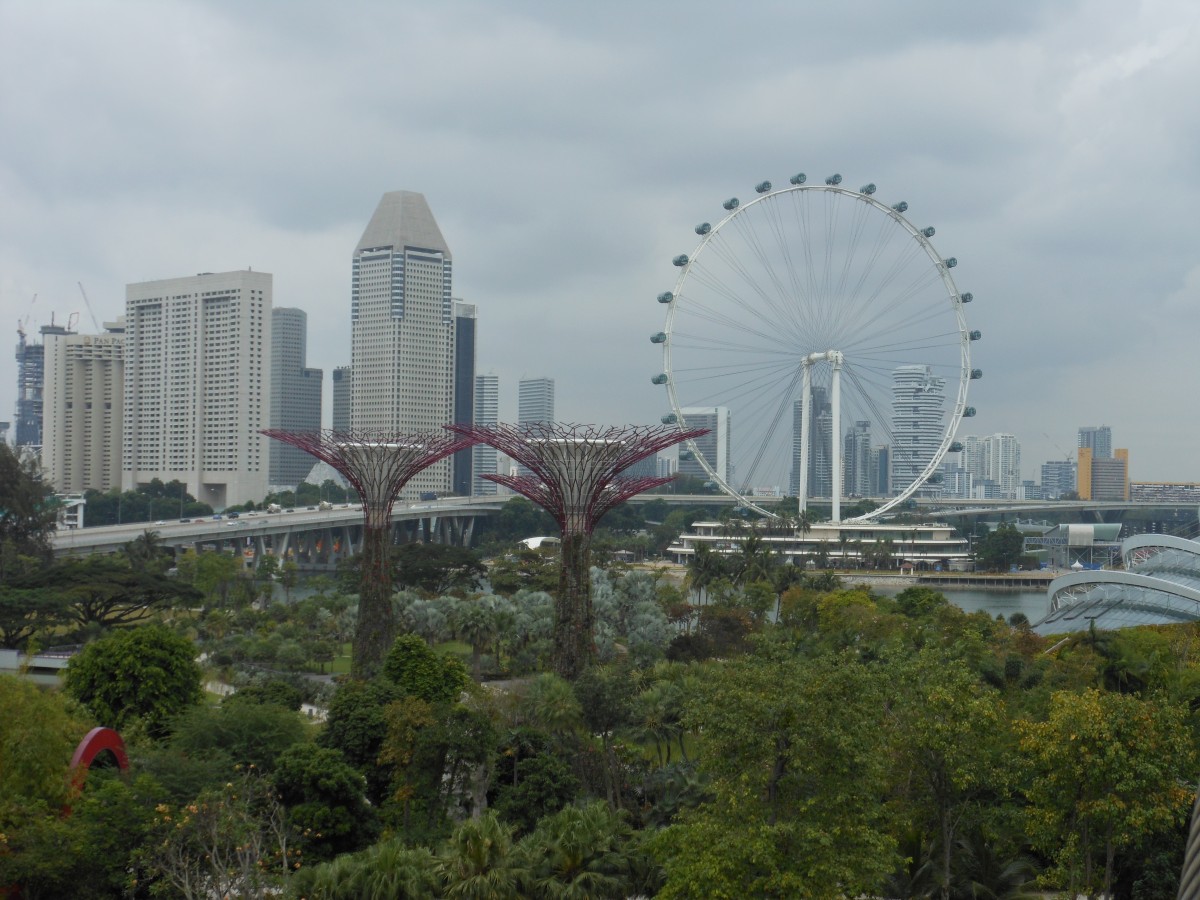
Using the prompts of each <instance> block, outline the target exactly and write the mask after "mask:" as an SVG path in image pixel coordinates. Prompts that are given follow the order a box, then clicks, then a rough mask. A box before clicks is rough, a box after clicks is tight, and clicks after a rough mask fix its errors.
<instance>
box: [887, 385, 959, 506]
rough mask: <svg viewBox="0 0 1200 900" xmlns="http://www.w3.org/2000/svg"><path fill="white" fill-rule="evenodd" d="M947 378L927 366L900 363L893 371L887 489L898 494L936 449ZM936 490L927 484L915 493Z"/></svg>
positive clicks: (921, 494) (940, 429) (934, 491)
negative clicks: (941, 376) (890, 467)
mask: <svg viewBox="0 0 1200 900" xmlns="http://www.w3.org/2000/svg"><path fill="white" fill-rule="evenodd" d="M945 400H946V382H945V379H943V378H938V377H935V376H934V374H933V369H932V368H930V367H929V366H900V367H899V368H897V369H895V370H893V371H892V434H893V436H894V437H893V443H892V448H891V466H892V470H891V475H890V479H889V481H890V489H891V493H892V494H897V493H899V492H901V491H902V490H904V489H905V488H907V487H908V486H909V485H910V484H912V483H913V482H914V481H916V480H917V478H918V477H919V476H920V475H921V473H922V472H923V471H924V470H925V467H926V466H928V465H929V462H930V460H932V459H933V457H934V455H935V454H936V453H937V449H938V447H939V446H940V444H941V441H942V438H943V436H944V434H945V426H944V418H945V413H944V406H945ZM936 493H939V491H938V486H937V485H930V484H926V485H925V486H924V487H922V488H921V490H920V491H919V492H918V496H929V495H931V494H936Z"/></svg>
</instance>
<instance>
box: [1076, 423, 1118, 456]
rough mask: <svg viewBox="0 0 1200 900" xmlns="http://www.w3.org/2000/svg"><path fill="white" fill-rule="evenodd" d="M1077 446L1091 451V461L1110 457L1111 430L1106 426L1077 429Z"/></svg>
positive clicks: (1089, 426)
mask: <svg viewBox="0 0 1200 900" xmlns="http://www.w3.org/2000/svg"><path fill="white" fill-rule="evenodd" d="M1079 446H1080V447H1083V448H1085V449H1088V450H1091V451H1092V459H1109V458H1111V457H1112V455H1113V452H1112V429H1111V428H1109V427H1108V426H1107V425H1085V426H1084V427H1082V428H1080V429H1079Z"/></svg>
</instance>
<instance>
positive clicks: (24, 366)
mask: <svg viewBox="0 0 1200 900" xmlns="http://www.w3.org/2000/svg"><path fill="white" fill-rule="evenodd" d="M40 330H41V335H42V342H41V343H36V344H35V343H30V342H29V341H28V339H27V337H26V334H25V328H24V326H23V325H22V324H20V323H18V325H17V409H16V414H17V416H16V422H15V428H14V433H13V442H14V443H15V444H16V446H18V447H32V448H40V447H41V446H42V413H43V400H42V398H43V395H44V392H45V385H46V343H45V342H46V335H48V334H72V333H73V332H71V331H68V330H67V329H66V328H65V327H63V326H62V325H55V324H54V320H53V319H51V320H50V324H49V325H43V326H42V327H41V329H40Z"/></svg>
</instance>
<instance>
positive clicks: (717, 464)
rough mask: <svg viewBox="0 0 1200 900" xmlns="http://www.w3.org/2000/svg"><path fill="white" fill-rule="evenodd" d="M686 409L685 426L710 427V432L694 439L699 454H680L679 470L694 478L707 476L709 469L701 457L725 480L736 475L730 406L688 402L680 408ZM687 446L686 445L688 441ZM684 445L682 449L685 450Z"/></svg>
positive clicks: (684, 414)
mask: <svg viewBox="0 0 1200 900" xmlns="http://www.w3.org/2000/svg"><path fill="white" fill-rule="evenodd" d="M680 412H682V413H683V427H684V428H685V429H692V428H707V429H708V434H704V435H701V436H700V437H698V438H694V439H693V443H694V444H695V445H696V451H697V452H696V457H697V458H693V459H688V458H686V456H680V458H679V474H680V475H690V476H692V477H694V478H704V479H707V478H708V473H707V472H706V471H705V470H704V469H703V468H702V467H701V465H700V461H699V459H698V457H700V456H703V457H704V459H705V461H706V462H707V463H708V464H709V465H710V466H712V467H713V469H714V470H715V471H716V474H717V475H718V476H719V477H720V478H721V479H722V480H723V481H724V482H725V483H726V484H729V483H730V482H729V479H730V478H732V477H733V471H732V467H731V466H730V459H729V407H727V406H688V407H684V408H683V409H681V410H680ZM685 446H686V445H685ZM683 449H684V448H683V447H681V448H680V452H681V453H682V452H683Z"/></svg>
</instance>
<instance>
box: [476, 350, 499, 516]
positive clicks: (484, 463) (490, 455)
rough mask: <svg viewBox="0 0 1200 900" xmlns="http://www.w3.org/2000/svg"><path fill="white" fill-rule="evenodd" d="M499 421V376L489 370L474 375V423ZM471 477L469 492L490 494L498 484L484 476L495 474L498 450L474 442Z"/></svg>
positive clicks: (495, 490) (495, 423)
mask: <svg viewBox="0 0 1200 900" xmlns="http://www.w3.org/2000/svg"><path fill="white" fill-rule="evenodd" d="M499 423H500V377H499V376H498V375H495V374H493V373H491V372H489V373H488V374H486V375H476V376H475V424H476V425H498V424H499ZM472 449H473V450H474V451H475V457H474V460H473V470H472V479H471V493H472V494H473V495H475V496H491V495H494V494H495V493H496V492H497V488H498V487H499V485H497V484H496V482H494V481H489V480H488V479H486V478H484V477H483V476H484V475H497V474H499V470H498V469H497V465H498V462H499V460H498V457H499V451H497V450H496V448H495V447H491V446H489V445H487V444H476V445H475V446H474V447H473V448H472Z"/></svg>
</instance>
